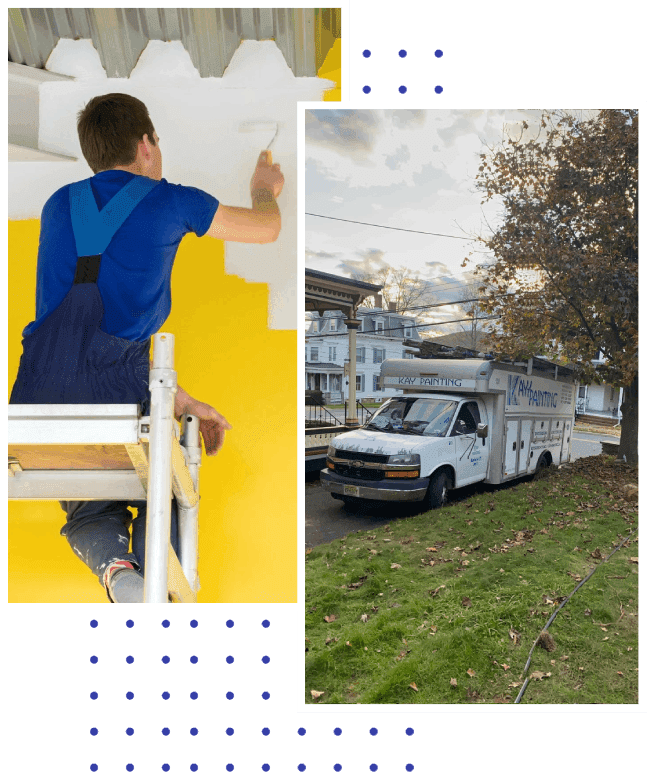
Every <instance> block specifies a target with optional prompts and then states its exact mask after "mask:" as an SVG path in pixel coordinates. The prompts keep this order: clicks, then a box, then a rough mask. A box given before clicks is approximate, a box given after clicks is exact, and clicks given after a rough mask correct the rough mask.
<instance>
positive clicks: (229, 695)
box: [225, 691, 234, 701]
mask: <svg viewBox="0 0 647 774" xmlns="http://www.w3.org/2000/svg"><path fill="white" fill-rule="evenodd" d="M225 695H226V696H227V698H228V699H229V701H231V700H232V699H233V698H234V694H233V693H232V692H231V691H227V693H226V694H225Z"/></svg>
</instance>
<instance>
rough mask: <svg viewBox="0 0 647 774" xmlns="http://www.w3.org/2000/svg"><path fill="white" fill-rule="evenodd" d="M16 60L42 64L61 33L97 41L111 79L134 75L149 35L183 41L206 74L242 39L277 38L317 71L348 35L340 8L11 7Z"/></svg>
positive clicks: (300, 65) (221, 67)
mask: <svg viewBox="0 0 647 774" xmlns="http://www.w3.org/2000/svg"><path fill="white" fill-rule="evenodd" d="M8 11H9V61H10V62H16V63H17V64H24V65H28V66H30V67H38V68H43V67H44V66H45V63H46V62H47V59H48V57H49V55H50V54H51V52H52V50H53V49H54V47H55V45H56V43H57V42H58V40H59V38H72V39H77V38H91V39H92V42H93V44H94V46H95V48H96V49H97V51H98V52H99V57H100V58H101V63H102V64H103V67H104V68H105V70H106V74H107V75H108V77H109V78H127V77H128V76H129V75H130V73H131V71H132V69H133V68H134V66H135V64H136V63H137V60H138V59H139V56H140V54H141V53H142V51H143V50H144V48H145V47H146V44H147V43H148V41H149V40H167V41H168V40H181V41H182V43H183V45H184V47H185V48H186V50H187V51H188V52H189V56H190V57H191V60H192V62H193V64H194V65H195V67H196V69H197V70H198V71H199V73H200V75H201V76H202V77H203V78H206V77H210V76H215V77H220V76H222V74H223V73H224V71H225V68H226V67H227V65H228V64H229V62H230V61H231V58H232V56H233V55H234V52H235V50H236V49H237V48H238V46H239V45H240V41H241V40H268V39H273V40H275V41H276V44H277V46H278V47H279V49H280V50H281V52H282V53H283V56H284V57H285V60H286V62H287V63H288V65H289V66H290V68H291V70H292V72H293V73H294V74H295V75H296V76H316V75H317V72H318V70H319V67H320V66H321V64H322V63H323V61H324V59H325V56H326V54H327V53H328V51H329V50H330V48H331V46H332V44H333V43H334V41H335V39H336V38H338V37H340V35H341V10H340V9H339V8H301V9H299V8H26V9H25V8H9V9H8Z"/></svg>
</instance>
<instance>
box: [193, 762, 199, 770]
mask: <svg viewBox="0 0 647 774" xmlns="http://www.w3.org/2000/svg"><path fill="white" fill-rule="evenodd" d="M197 770H198V764H197V763H192V764H191V771H197Z"/></svg>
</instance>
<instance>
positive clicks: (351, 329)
mask: <svg viewBox="0 0 647 774" xmlns="http://www.w3.org/2000/svg"><path fill="white" fill-rule="evenodd" d="M352 314H353V315H354V314H355V310H354V309H353V312H352ZM344 323H345V324H346V327H347V328H348V349H349V352H348V360H349V369H348V371H349V373H348V414H347V415H346V424H347V425H358V424H359V422H358V421H357V395H356V387H355V382H356V378H357V377H356V375H357V329H358V328H359V327H360V326H361V325H362V321H361V320H358V319H357V318H356V317H354V316H353V317H348V318H347V319H346V320H344Z"/></svg>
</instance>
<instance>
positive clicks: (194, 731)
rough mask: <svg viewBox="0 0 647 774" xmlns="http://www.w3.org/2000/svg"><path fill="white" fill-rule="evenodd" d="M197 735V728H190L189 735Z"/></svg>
mask: <svg viewBox="0 0 647 774" xmlns="http://www.w3.org/2000/svg"><path fill="white" fill-rule="evenodd" d="M197 735H198V729H197V728H192V729H191V736H197Z"/></svg>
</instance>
